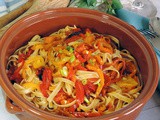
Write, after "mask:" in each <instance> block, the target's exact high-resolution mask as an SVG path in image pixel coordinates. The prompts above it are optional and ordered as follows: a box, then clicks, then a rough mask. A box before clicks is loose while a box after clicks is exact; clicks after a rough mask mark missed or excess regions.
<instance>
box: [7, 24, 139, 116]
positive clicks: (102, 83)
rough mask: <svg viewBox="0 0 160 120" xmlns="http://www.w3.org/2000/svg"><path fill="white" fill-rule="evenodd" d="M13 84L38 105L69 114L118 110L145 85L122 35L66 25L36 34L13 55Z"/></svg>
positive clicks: (88, 114) (94, 113)
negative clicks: (121, 37)
mask: <svg viewBox="0 0 160 120" xmlns="http://www.w3.org/2000/svg"><path fill="white" fill-rule="evenodd" d="M7 66H8V77H9V79H10V81H11V82H12V83H13V87H14V88H15V89H16V90H17V92H18V93H19V94H21V95H22V96H23V97H24V98H25V99H26V100H28V101H30V102H31V103H33V104H34V105H35V106H37V107H39V108H41V109H43V110H46V111H50V112H55V113H56V114H59V115H64V116H69V117H94V116H101V115H104V114H109V113H112V112H114V111H117V110H120V109H121V108H123V107H125V106H127V105H128V104H130V103H131V102H132V101H134V100H135V99H136V98H137V97H138V96H139V94H140V91H141V89H142V85H141V82H140V81H141V78H140V77H139V76H140V73H139V70H138V66H137V62H136V60H135V59H134V57H133V56H132V55H131V54H130V53H129V52H128V51H127V50H125V49H122V48H121V46H120V43H119V40H118V39H117V38H116V37H114V36H111V35H103V34H99V33H96V32H92V31H91V30H90V29H89V28H79V27H76V26H66V27H65V28H61V29H60V30H58V31H57V32H54V33H52V34H51V35H50V36H46V37H40V36H39V35H35V36H34V37H33V38H32V39H31V40H30V41H29V42H28V43H27V44H26V45H24V46H22V47H20V48H19V49H17V50H16V51H15V52H14V54H13V55H11V56H10V57H9V60H8V63H7Z"/></svg>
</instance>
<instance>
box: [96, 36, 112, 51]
mask: <svg viewBox="0 0 160 120" xmlns="http://www.w3.org/2000/svg"><path fill="white" fill-rule="evenodd" d="M97 46H98V49H99V50H100V51H101V52H107V53H110V54H112V53H113V48H112V47H111V45H110V44H108V43H107V42H106V40H105V38H99V39H98V40H97Z"/></svg>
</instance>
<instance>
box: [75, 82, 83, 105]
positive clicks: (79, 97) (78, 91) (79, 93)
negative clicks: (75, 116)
mask: <svg viewBox="0 0 160 120" xmlns="http://www.w3.org/2000/svg"><path fill="white" fill-rule="evenodd" d="M75 90H76V101H77V103H78V104H81V103H83V102H84V87H83V84H82V82H81V81H79V80H76V83H75Z"/></svg>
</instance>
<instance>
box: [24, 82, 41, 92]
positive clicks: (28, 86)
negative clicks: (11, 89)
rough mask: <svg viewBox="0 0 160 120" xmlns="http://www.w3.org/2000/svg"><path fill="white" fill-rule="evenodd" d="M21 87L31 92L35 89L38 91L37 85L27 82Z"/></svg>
mask: <svg viewBox="0 0 160 120" xmlns="http://www.w3.org/2000/svg"><path fill="white" fill-rule="evenodd" d="M22 86H23V87H24V88H27V89H28V88H29V89H31V90H32V91H34V90H35V89H37V90H38V91H39V90H40V89H39V83H33V82H28V83H24V84H22Z"/></svg>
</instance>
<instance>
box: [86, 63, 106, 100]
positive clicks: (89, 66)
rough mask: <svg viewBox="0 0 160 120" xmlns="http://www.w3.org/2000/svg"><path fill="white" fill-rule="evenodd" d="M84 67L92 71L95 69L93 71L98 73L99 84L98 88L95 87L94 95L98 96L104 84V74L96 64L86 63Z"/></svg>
mask: <svg viewBox="0 0 160 120" xmlns="http://www.w3.org/2000/svg"><path fill="white" fill-rule="evenodd" d="M86 67H87V68H88V69H89V70H93V71H95V72H97V73H98V75H99V78H100V84H99V85H98V88H97V90H96V97H98V96H99V94H100V93H101V91H102V88H103V86H104V81H105V80H104V75H103V71H102V70H101V69H100V68H98V67H97V66H92V65H89V64H88V65H86Z"/></svg>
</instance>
